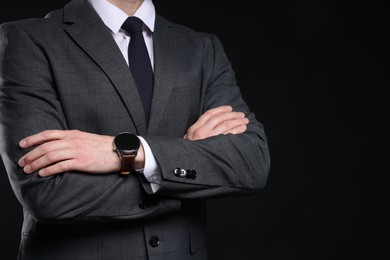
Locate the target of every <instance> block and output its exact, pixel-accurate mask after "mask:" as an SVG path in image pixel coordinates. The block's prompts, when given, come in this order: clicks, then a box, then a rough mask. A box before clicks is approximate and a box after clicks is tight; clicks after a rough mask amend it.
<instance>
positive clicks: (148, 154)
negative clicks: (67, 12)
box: [89, 0, 161, 192]
mask: <svg viewBox="0 0 390 260" xmlns="http://www.w3.org/2000/svg"><path fill="white" fill-rule="evenodd" d="M89 2H90V4H91V5H92V7H93V8H94V9H95V11H96V12H97V13H98V15H99V16H100V18H101V19H102V20H103V22H104V24H105V25H106V26H107V27H108V28H109V29H110V30H111V34H112V36H113V38H114V40H115V42H116V43H117V44H118V47H119V49H120V51H121V52H122V54H123V57H124V58H125V60H126V62H127V64H129V58H128V55H127V48H128V45H129V42H130V37H129V35H127V33H126V32H125V31H124V30H122V29H121V26H122V24H123V23H124V22H125V20H126V19H127V18H128V15H127V14H126V13H125V12H124V11H122V10H121V9H119V8H118V7H116V6H115V5H113V4H111V3H110V2H108V1H107V0H89ZM134 16H136V17H138V18H140V19H141V20H142V21H143V22H144V26H143V35H144V39H145V44H146V47H147V49H148V52H149V57H150V61H151V63H152V69H154V66H153V65H154V56H153V38H152V33H153V31H154V20H155V18H156V11H155V9H154V5H153V3H152V1H151V0H144V1H143V2H142V4H141V6H140V7H139V8H138V10H137V11H136V12H135V13H134ZM139 138H140V140H141V142H142V145H143V148H144V151H145V167H144V168H143V169H137V171H138V172H141V173H143V174H144V175H145V177H146V179H147V180H148V181H149V182H150V185H151V188H152V191H153V192H156V191H157V190H158V189H159V188H160V183H161V173H160V169H159V167H158V164H157V161H156V159H155V157H154V155H153V153H152V150H151V149H150V147H149V145H148V143H147V142H146V141H145V139H144V138H142V137H141V136H139Z"/></svg>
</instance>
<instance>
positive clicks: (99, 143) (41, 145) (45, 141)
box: [18, 106, 249, 177]
mask: <svg viewBox="0 0 390 260" xmlns="http://www.w3.org/2000/svg"><path fill="white" fill-rule="evenodd" d="M248 123H249V120H248V119H247V118H246V117H245V115H244V113H242V112H235V111H233V110H232V107H231V106H220V107H217V108H213V109H210V110H208V111H206V112H205V113H204V114H203V115H202V116H200V117H199V119H198V120H197V121H196V122H195V123H194V124H193V125H192V126H190V127H189V128H188V130H187V132H186V133H185V135H184V137H183V138H184V139H187V140H199V139H205V138H207V137H211V136H215V135H219V134H240V133H243V132H245V130H246V128H247V124H248ZM113 139H114V137H113V136H107V135H97V134H92V133H87V132H82V131H78V130H47V131H43V132H40V133H37V134H34V135H31V136H28V137H25V138H23V139H22V140H21V141H20V142H19V146H20V147H21V148H25V149H26V148H31V147H35V148H34V149H32V150H31V151H30V152H28V153H26V154H25V155H24V156H23V157H22V158H20V160H19V162H18V164H19V166H20V167H23V171H24V172H25V173H26V174H30V173H33V172H35V171H38V174H39V175H40V176H41V177H47V176H51V175H55V174H59V173H63V172H67V171H80V172H84V173H90V174H105V173H110V172H116V171H119V169H120V165H121V162H120V159H119V157H118V155H117V154H116V153H115V152H114V150H113ZM144 164H145V154H144V150H143V147H142V145H141V147H140V150H139V152H138V154H137V157H136V160H135V168H143V167H144Z"/></svg>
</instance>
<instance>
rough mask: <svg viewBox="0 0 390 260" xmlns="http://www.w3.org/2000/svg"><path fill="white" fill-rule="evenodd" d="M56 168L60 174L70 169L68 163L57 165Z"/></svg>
mask: <svg viewBox="0 0 390 260" xmlns="http://www.w3.org/2000/svg"><path fill="white" fill-rule="evenodd" d="M57 167H58V169H59V170H60V171H61V172H64V171H68V170H69V169H70V165H69V162H68V161H63V162H61V163H58V164H57Z"/></svg>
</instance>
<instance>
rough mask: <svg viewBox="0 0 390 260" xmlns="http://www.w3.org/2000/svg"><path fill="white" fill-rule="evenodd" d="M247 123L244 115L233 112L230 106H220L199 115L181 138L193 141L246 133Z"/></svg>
mask: <svg viewBox="0 0 390 260" xmlns="http://www.w3.org/2000/svg"><path fill="white" fill-rule="evenodd" d="M248 123H249V120H248V118H246V117H245V114H244V113H242V112H234V111H233V108H232V107H231V106H220V107H216V108H212V109H210V110H207V111H206V112H205V113H204V114H203V115H201V116H200V117H199V119H198V120H197V121H196V122H195V123H194V124H193V125H192V126H190V128H188V130H187V132H186V134H185V135H184V137H183V138H184V139H187V140H192V141H193V140H199V139H204V138H207V137H211V136H215V135H219V134H241V133H243V132H245V131H246V129H247V124H248Z"/></svg>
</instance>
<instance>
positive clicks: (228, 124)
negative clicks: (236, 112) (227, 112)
mask: <svg viewBox="0 0 390 260" xmlns="http://www.w3.org/2000/svg"><path fill="white" fill-rule="evenodd" d="M247 124H249V119H248V118H239V119H234V120H227V121H224V122H222V123H221V124H219V125H218V126H216V127H215V128H214V129H213V130H212V132H213V133H214V135H218V134H229V133H230V134H232V133H242V132H243V131H245V130H246V125H247ZM242 130H243V131H242Z"/></svg>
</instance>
